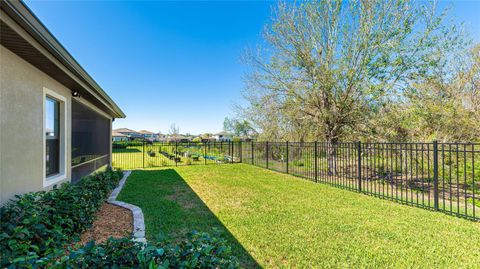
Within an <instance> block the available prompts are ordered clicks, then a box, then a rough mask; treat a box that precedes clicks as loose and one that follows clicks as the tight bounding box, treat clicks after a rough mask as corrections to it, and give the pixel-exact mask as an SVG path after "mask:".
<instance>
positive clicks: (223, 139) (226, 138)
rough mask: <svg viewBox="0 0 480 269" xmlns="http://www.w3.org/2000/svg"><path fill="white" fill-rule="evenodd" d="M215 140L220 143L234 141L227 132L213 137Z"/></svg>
mask: <svg viewBox="0 0 480 269" xmlns="http://www.w3.org/2000/svg"><path fill="white" fill-rule="evenodd" d="M213 138H214V139H215V141H218V142H230V141H232V136H231V135H229V134H228V133H227V132H220V133H216V134H214V135H213Z"/></svg>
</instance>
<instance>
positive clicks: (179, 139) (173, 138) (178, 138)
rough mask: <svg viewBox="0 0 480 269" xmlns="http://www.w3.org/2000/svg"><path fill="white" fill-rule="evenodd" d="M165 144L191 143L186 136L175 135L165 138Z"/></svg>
mask: <svg viewBox="0 0 480 269" xmlns="http://www.w3.org/2000/svg"><path fill="white" fill-rule="evenodd" d="M166 141H167V142H169V143H173V142H182V143H186V142H190V141H191V138H190V137H188V136H184V135H176V136H172V135H170V136H168V137H167V140H166Z"/></svg>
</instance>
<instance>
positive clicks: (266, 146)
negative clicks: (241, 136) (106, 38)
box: [265, 141, 268, 169]
mask: <svg viewBox="0 0 480 269" xmlns="http://www.w3.org/2000/svg"><path fill="white" fill-rule="evenodd" d="M265 151H266V153H267V154H266V155H267V169H268V141H267V142H266V143H265Z"/></svg>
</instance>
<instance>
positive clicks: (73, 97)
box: [0, 0, 125, 252]
mask: <svg viewBox="0 0 480 269" xmlns="http://www.w3.org/2000/svg"><path fill="white" fill-rule="evenodd" d="M0 14H1V15H0V79H1V80H0V96H1V97H0V114H1V115H0V118H1V120H0V130H1V131H0V133H1V135H0V145H1V148H0V204H3V203H5V202H6V201H8V200H9V199H11V198H13V197H14V196H15V195H16V194H23V193H26V192H31V191H40V190H45V191H47V190H50V189H52V188H54V187H55V186H56V185H59V184H61V183H64V182H70V181H77V180H79V179H80V178H82V177H83V176H85V175H88V174H90V173H92V172H94V171H96V170H98V169H100V168H104V167H106V166H108V165H111V146H112V144H111V141H112V139H111V138H110V135H111V128H112V121H113V120H114V119H115V118H124V117H125V114H124V113H123V112H122V110H121V109H120V108H119V107H118V106H117V105H116V104H115V102H114V101H113V100H112V99H111V98H110V97H109V96H108V94H107V93H106V92H105V91H104V90H103V89H102V88H101V87H100V86H99V85H98V84H97V83H96V82H95V80H94V79H93V78H92V77H91V76H90V75H89V74H88V73H87V72H86V71H85V70H84V69H83V68H82V67H81V66H80V65H79V64H78V62H77V61H76V60H75V59H74V58H73V57H72V55H70V53H69V52H68V51H67V50H66V49H65V48H64V47H63V46H62V44H60V42H59V41H58V40H57V39H56V38H55V37H54V36H53V35H52V33H51V32H50V31H49V30H48V29H47V28H46V27H45V25H43V24H42V22H41V21H40V20H39V19H38V18H37V16H35V14H33V12H32V11H31V10H30V9H29V8H28V7H27V5H26V4H25V3H24V2H23V1H10V0H1V1H0ZM2 252H3V251H2Z"/></svg>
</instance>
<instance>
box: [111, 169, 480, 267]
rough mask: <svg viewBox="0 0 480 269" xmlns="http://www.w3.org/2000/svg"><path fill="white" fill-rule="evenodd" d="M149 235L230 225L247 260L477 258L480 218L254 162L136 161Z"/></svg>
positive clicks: (334, 262)
mask: <svg viewBox="0 0 480 269" xmlns="http://www.w3.org/2000/svg"><path fill="white" fill-rule="evenodd" d="M119 199H120V200H122V201H125V202H128V203H132V204H135V205H138V206H140V207H141V208H142V210H143V212H144V215H145V222H146V228H147V238H148V240H155V238H156V236H157V235H158V234H163V236H164V237H167V238H169V239H171V240H178V239H181V238H182V237H184V236H185V233H186V232H187V231H190V230H192V229H197V230H201V231H207V232H212V231H214V230H219V231H220V233H221V234H222V235H223V236H224V237H225V238H226V239H227V240H228V241H230V243H231V244H232V246H233V248H234V251H235V253H236V254H237V255H238V256H239V257H240V259H241V262H242V264H243V265H244V266H245V267H254V266H261V267H268V268H270V267H287V268H291V267H296V268H298V267H303V268H306V267H320V268H322V267H328V268H331V267H335V268H338V267H355V268H357V267H362V268H365V267H368V268H379V267H381V268H451V267H455V268H462V267H463V268H473V267H475V266H477V265H478V264H480V223H477V222H471V221H467V220H463V219H459V218H454V217H451V216H446V215H444V214H441V213H436V212H431V211H427V210H423V209H419V208H414V207H409V206H404V205H400V204H396V203H394V202H389V201H385V200H380V199H376V198H373V197H369V196H364V195H361V194H358V193H354V192H350V191H346V190H341V189H337V188H333V187H329V186H327V185H323V184H314V183H312V182H309V181H306V180H302V179H299V178H295V177H293V176H290V175H286V174H281V173H277V172H273V171H269V170H265V169H262V168H258V167H254V166H250V165H246V164H234V165H208V166H186V167H178V168H174V169H172V168H170V169H159V170H138V171H134V172H133V173H132V175H131V176H130V177H129V179H128V180H127V183H126V186H125V188H124V189H123V191H122V192H121V194H120V196H119Z"/></svg>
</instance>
